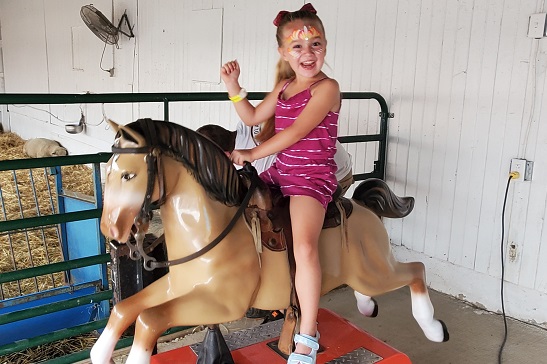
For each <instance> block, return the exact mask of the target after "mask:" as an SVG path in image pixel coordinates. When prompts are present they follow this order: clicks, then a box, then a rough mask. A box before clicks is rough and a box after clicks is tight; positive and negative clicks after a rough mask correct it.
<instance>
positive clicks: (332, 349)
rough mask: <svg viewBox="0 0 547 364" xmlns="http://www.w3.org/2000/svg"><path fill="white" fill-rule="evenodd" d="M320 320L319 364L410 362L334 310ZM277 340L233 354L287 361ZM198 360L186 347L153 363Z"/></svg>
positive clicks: (276, 363)
mask: <svg viewBox="0 0 547 364" xmlns="http://www.w3.org/2000/svg"><path fill="white" fill-rule="evenodd" d="M318 323H319V326H318V327H319V332H320V333H321V341H320V344H321V348H322V349H324V350H323V351H321V352H319V353H318V354H317V363H318V364H325V363H328V362H331V361H334V360H336V359H339V358H340V359H341V358H344V360H345V361H343V362H344V363H380V364H411V361H410V359H409V358H408V356H406V355H405V354H403V353H401V352H400V351H397V350H395V349H394V348H392V347H391V346H389V345H387V344H386V343H384V342H382V341H380V340H378V339H376V338H375V337H373V336H371V335H370V334H368V333H366V332H365V331H363V330H361V329H359V328H358V327H356V326H354V325H353V324H352V323H350V322H349V321H347V320H346V319H344V318H342V317H340V316H338V315H336V314H335V313H333V312H332V311H329V310H326V309H320V310H319V315H318ZM278 339H279V337H277V338H273V339H269V340H265V341H262V342H259V343H257V344H253V345H249V346H246V347H243V348H240V349H236V350H233V351H232V357H233V359H234V361H235V363H236V364H257V363H268V364H284V363H286V362H287V360H286V359H284V358H283V357H282V356H280V355H279V354H278V353H277V352H275V351H274V350H273V349H272V348H270V347H269V346H268V345H267V344H268V343H270V342H272V341H277V340H278ZM359 353H365V354H367V355H372V356H374V357H376V356H377V358H376V359H371V358H370V356H369V359H367V360H365V361H363V359H361V360H360V359H359V356H360V355H359ZM374 354H376V355H374ZM365 356H366V355H365ZM196 360H197V356H196V354H194V352H193V350H192V349H191V348H190V347H189V346H185V347H182V348H178V349H174V350H171V351H168V352H164V353H160V354H157V355H154V356H153V357H152V360H151V363H152V364H167V363H195V362H196ZM336 362H338V361H336ZM340 362H342V361H340Z"/></svg>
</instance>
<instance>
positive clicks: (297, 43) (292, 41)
mask: <svg viewBox="0 0 547 364" xmlns="http://www.w3.org/2000/svg"><path fill="white" fill-rule="evenodd" d="M283 39H284V40H283V45H282V46H281V47H279V53H280V54H281V56H282V57H283V59H284V60H286V61H288V62H289V64H290V65H291V68H292V69H293V70H294V72H295V73H296V74H297V75H301V76H304V77H314V76H316V75H317V74H318V73H319V72H321V68H322V67H323V63H324V62H325V51H326V46H327V41H326V39H325V37H324V35H323V34H322V33H321V27H320V26H319V25H318V24H313V23H312V22H310V21H303V20H300V19H299V20H295V21H292V22H290V23H288V24H286V25H285V27H284V29H283Z"/></svg>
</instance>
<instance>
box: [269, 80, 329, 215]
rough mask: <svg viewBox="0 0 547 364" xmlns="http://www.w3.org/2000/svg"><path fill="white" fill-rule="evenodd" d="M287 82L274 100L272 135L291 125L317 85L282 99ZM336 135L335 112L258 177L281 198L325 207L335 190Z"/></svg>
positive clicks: (286, 150) (279, 156)
mask: <svg viewBox="0 0 547 364" xmlns="http://www.w3.org/2000/svg"><path fill="white" fill-rule="evenodd" d="M324 79H326V78H324ZM324 79H321V80H319V81H317V82H321V81H322V80H324ZM290 82H291V81H288V82H287V83H286V84H285V86H283V89H282V90H281V92H280V93H279V95H278V98H277V105H276V109H275V131H276V133H279V132H280V131H282V130H284V129H285V128H287V127H288V126H290V125H292V123H294V121H295V120H296V118H297V117H298V115H300V113H301V112H302V110H304V107H306V105H307V104H308V101H309V100H310V98H311V87H312V86H313V85H315V84H316V83H317V82H315V83H313V84H312V85H310V87H309V88H307V89H306V90H303V91H302V92H300V93H298V94H296V95H294V96H292V97H290V98H289V99H287V100H283V99H282V98H281V96H282V94H283V92H284V91H285V89H286V88H287V86H288V85H289V83H290ZM337 133H338V113H337V112H329V113H328V114H327V115H326V116H325V118H324V119H323V121H321V123H319V125H317V126H316V127H315V128H314V129H313V130H312V131H311V132H310V133H309V134H308V135H306V136H305V137H304V138H302V139H301V140H299V141H298V142H296V143H295V144H293V145H292V146H290V147H288V148H286V149H284V150H282V151H281V152H279V153H278V154H277V158H276V160H275V162H274V164H273V165H272V166H271V167H270V168H269V169H267V170H266V171H264V172H263V173H262V174H261V175H260V177H261V178H262V179H263V180H264V181H265V182H266V183H268V184H273V185H277V186H279V187H280V188H281V192H282V193H283V195H285V196H299V195H305V196H310V197H313V198H315V199H317V200H318V201H319V202H320V203H321V204H322V205H323V207H325V208H326V206H327V204H328V203H329V202H330V201H331V200H332V194H333V193H334V191H335V190H336V187H337V181H336V177H335V175H334V173H335V172H336V163H335V162H334V154H335V153H336V138H337Z"/></svg>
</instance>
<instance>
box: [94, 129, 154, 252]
mask: <svg viewBox="0 0 547 364" xmlns="http://www.w3.org/2000/svg"><path fill="white" fill-rule="evenodd" d="M109 124H110V126H111V127H112V129H113V130H114V131H115V132H116V138H115V141H114V145H113V148H118V149H127V150H138V149H140V148H145V147H146V141H145V138H144V137H143V136H142V135H140V134H139V133H137V132H136V131H134V130H132V129H131V128H129V127H126V126H123V125H118V124H116V123H115V122H113V121H112V120H109ZM146 156H147V154H145V153H114V154H113V155H112V157H111V158H110V160H109V161H108V163H107V165H106V181H105V191H104V205H103V213H102V216H101V231H102V233H103V234H104V235H105V236H107V237H109V238H111V239H115V240H118V241H120V242H125V241H127V240H128V239H129V234H130V233H131V228H132V226H133V223H134V220H135V217H136V216H137V215H138V214H139V212H140V210H141V207H142V204H143V201H144V199H145V194H146V188H147V183H148V173H147V164H146ZM155 193H156V194H157V191H155Z"/></svg>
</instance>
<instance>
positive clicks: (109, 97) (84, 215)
mask: <svg viewBox="0 0 547 364" xmlns="http://www.w3.org/2000/svg"><path fill="white" fill-rule="evenodd" d="M265 95H266V93H264V92H250V93H249V94H248V98H249V99H250V100H261V99H263V98H264V97H265ZM342 97H343V99H344V100H352V99H353V100H356V99H357V100H366V99H370V100H375V101H377V102H378V104H379V107H380V112H379V116H378V117H379V133H377V134H369V135H352V136H343V137H340V138H339V140H340V142H341V143H366V142H378V150H377V156H378V157H377V160H376V161H374V169H373V171H372V172H368V173H361V174H356V175H354V178H355V180H364V179H366V178H371V177H374V178H382V179H383V178H384V176H385V164H386V152H387V123H388V118H389V117H392V115H391V114H390V113H389V111H388V107H387V103H386V101H385V100H384V98H383V97H382V96H381V95H379V94H377V93H375V92H344V93H343V94H342ZM227 99H228V97H227V94H226V93H225V92H205V93H203V92H187V93H115V94H0V104H97V103H101V104H102V103H149V102H154V103H157V102H161V103H163V106H164V108H163V109H164V119H165V120H169V106H170V103H172V102H196V101H226V100H227ZM110 155H111V154H110V153H98V154H93V155H78V156H68V157H55V158H41V159H25V160H11V161H1V162H0V171H6V170H16V169H22V168H38V167H47V166H50V167H53V166H62V165H73V164H89V163H91V164H94V163H95V164H98V163H103V162H106V161H107V160H108V159H109V158H110ZM100 215H101V209H100V208H98V209H92V210H87V211H79V212H71V213H65V214H54V215H50V216H39V217H32V218H25V219H19V220H12V221H0V233H1V232H4V231H10V230H17V229H26V228H33V227H37V226H44V225H52V224H60V223H65V222H70V221H78V220H85V219H92V218H98V217H100ZM109 261H110V255H109V254H101V255H98V256H93V257H88V258H81V259H76V260H69V261H65V262H62V263H53V264H48V265H45V266H41V267H34V268H27V269H22V270H17V271H13V272H6V273H0V284H1V283H4V282H10V281H14V280H19V279H24V278H30V277H35V276H37V275H44V274H50V273H53V272H62V271H65V272H66V271H69V270H71V269H75V268H80V267H86V266H91V265H96V264H103V265H106V263H107V262H109ZM111 297H112V291H111V290H110V289H106V290H105V291H102V292H98V293H95V294H91V295H87V296H84V297H79V298H77V299H72V300H66V301H63V302H60V303H56V304H52V305H48V306H47V307H39V308H33V309H28V310H22V311H18V312H14V313H11V314H6V315H2V316H0V325H2V324H4V323H9V322H16V321H18V320H22V319H25V318H29V317H34V316H37V315H43V314H45V313H49V312H54V311H60V310H64V309H67V308H69V307H75V306H78V305H83V304H89V303H90V302H96V301H100V300H109V299H111ZM0 304H1V301H0ZM105 325H106V319H103V320H99V321H94V322H90V323H87V324H84V325H79V326H77V327H71V328H67V329H65V330H60V331H58V332H55V333H52V334H50V335H43V336H38V337H35V338H32V339H28V340H22V341H18V342H15V343H12V344H9V345H4V346H1V347H0V355H6V354H9V353H13V352H18V351H21V350H24V349H26V348H30V347H34V346H37V345H42V344H45V343H51V342H54V341H57V340H60V339H62V338H68V337H72V336H76V335H80V334H83V333H88V332H92V331H94V330H98V329H101V328H103V327H104V326H105ZM131 343H132V338H125V339H123V340H120V342H118V344H117V346H116V348H121V347H125V346H129V345H131ZM88 357H89V350H84V351H81V352H78V353H72V354H69V355H66V356H64V357H61V358H57V359H54V360H51V361H49V362H51V363H71V362H74V361H78V360H83V359H86V358H88Z"/></svg>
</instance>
